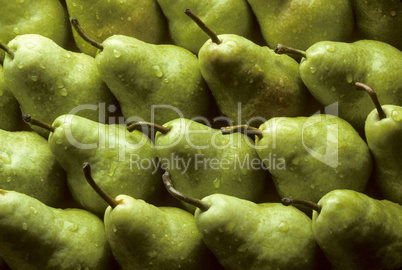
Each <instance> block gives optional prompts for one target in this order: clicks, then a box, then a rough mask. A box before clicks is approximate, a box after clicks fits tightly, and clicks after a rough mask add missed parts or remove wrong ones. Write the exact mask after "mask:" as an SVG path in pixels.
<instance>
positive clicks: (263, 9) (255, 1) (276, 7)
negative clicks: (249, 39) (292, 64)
mask: <svg viewBox="0 0 402 270" xmlns="http://www.w3.org/2000/svg"><path fill="white" fill-rule="evenodd" d="M247 1H248V2H249V4H250V6H251V8H252V10H253V12H254V14H255V16H256V17H257V20H258V22H259V24H260V28H261V32H262V35H263V37H264V39H265V41H266V42H267V44H268V46H270V47H271V48H274V47H275V46H276V45H277V44H278V43H282V44H287V45H288V46H292V47H296V48H299V49H301V50H306V49H307V48H308V47H310V46H311V45H313V44H314V43H316V42H319V41H323V40H333V41H347V40H349V39H350V38H351V36H352V34H353V30H354V17H353V10H352V4H351V3H350V1H349V0H318V1H300V0H287V1H281V0H274V1H269V2H267V1H264V0H247Z"/></svg>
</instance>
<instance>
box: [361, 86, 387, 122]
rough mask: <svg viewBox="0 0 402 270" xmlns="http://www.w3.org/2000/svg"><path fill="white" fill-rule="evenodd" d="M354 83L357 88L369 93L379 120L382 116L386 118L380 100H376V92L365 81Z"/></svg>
mask: <svg viewBox="0 0 402 270" xmlns="http://www.w3.org/2000/svg"><path fill="white" fill-rule="evenodd" d="M355 84H356V86H357V89H358V90H363V91H366V92H367V93H368V94H369V95H370V97H371V99H372V100H373V103H374V105H375V107H376V109H377V112H378V116H379V117H380V120H381V119H384V118H387V116H386V115H385V112H384V110H383V109H382V107H381V104H380V101H379V100H378V97H377V93H376V92H375V91H374V90H373V89H372V88H371V87H370V86H368V85H367V84H365V83H361V82H356V83H355Z"/></svg>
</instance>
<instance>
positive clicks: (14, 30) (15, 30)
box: [13, 27, 21, 35]
mask: <svg viewBox="0 0 402 270" xmlns="http://www.w3.org/2000/svg"><path fill="white" fill-rule="evenodd" d="M13 32H14V34H16V35H19V34H20V33H21V31H20V29H19V28H18V27H14V29H13Z"/></svg>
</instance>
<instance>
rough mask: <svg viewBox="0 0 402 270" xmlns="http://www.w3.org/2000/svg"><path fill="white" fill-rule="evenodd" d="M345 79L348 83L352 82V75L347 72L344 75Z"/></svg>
mask: <svg viewBox="0 0 402 270" xmlns="http://www.w3.org/2000/svg"><path fill="white" fill-rule="evenodd" d="M346 81H347V82H348V83H352V82H353V75H352V74H347V75H346Z"/></svg>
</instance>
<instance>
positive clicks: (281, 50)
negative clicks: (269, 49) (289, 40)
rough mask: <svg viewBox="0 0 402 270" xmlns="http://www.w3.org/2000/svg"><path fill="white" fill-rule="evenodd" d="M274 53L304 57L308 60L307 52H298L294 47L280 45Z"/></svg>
mask: <svg viewBox="0 0 402 270" xmlns="http://www.w3.org/2000/svg"><path fill="white" fill-rule="evenodd" d="M274 52H275V53H277V54H292V55H297V56H302V57H304V58H306V52H305V51H302V50H298V49H295V48H292V47H288V46H285V45H283V44H278V45H276V46H275V48H274Z"/></svg>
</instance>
